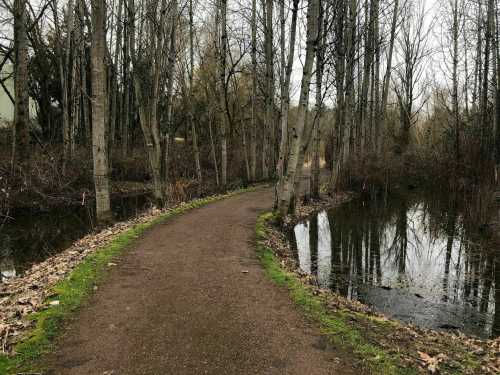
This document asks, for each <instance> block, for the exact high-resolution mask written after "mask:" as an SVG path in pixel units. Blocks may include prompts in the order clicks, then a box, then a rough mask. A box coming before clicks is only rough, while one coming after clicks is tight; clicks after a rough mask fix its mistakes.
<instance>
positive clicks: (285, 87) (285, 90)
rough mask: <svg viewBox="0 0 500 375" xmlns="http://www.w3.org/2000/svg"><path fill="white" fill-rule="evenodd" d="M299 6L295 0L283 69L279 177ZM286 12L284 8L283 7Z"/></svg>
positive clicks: (281, 167) (282, 166)
mask: <svg viewBox="0 0 500 375" xmlns="http://www.w3.org/2000/svg"><path fill="white" fill-rule="evenodd" d="M281 6H282V7H283V8H284V0H282V3H281ZM298 8H299V0H293V8H292V21H291V25H290V40H289V47H288V59H287V62H286V68H285V69H284V70H283V73H282V74H283V75H284V77H283V82H282V86H281V142H280V150H279V159H278V166H277V174H278V178H282V177H283V173H284V165H285V156H286V154H287V144H288V112H289V111H290V80H291V76H292V71H293V62H294V59H295V42H296V35H297V14H298ZM282 12H283V13H284V9H282ZM281 17H282V20H281V21H282V29H281V34H282V35H281V38H282V41H281V48H282V49H283V50H284V48H285V47H284V44H285V25H284V23H285V20H284V14H282V15H281ZM281 59H282V64H284V51H283V52H282V57H281Z"/></svg>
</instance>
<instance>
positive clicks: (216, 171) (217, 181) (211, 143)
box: [208, 110, 220, 186]
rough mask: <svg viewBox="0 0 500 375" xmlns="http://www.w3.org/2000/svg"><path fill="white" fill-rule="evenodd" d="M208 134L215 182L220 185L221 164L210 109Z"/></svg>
mask: <svg viewBox="0 0 500 375" xmlns="http://www.w3.org/2000/svg"><path fill="white" fill-rule="evenodd" d="M208 134H209V137H210V154H211V155H212V162H213V163H214V169H215V183H216V185H217V186H219V185H220V180H219V166H218V163H217V152H216V151H215V143H214V136H213V132H212V113H211V112H210V110H209V111H208Z"/></svg>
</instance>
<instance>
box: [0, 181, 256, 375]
mask: <svg viewBox="0 0 500 375" xmlns="http://www.w3.org/2000/svg"><path fill="white" fill-rule="evenodd" d="M259 187H260V186H254V187H248V188H242V189H238V190H234V191H232V192H229V193H227V194H221V195H215V196H210V197H207V198H201V199H195V200H192V201H190V202H187V203H184V204H181V205H179V206H176V207H174V208H172V209H170V210H168V211H167V212H165V213H162V214H160V215H159V216H158V217H155V218H153V219H152V220H150V221H148V222H145V223H140V224H136V225H134V226H133V227H131V228H130V229H127V230H125V231H124V232H122V233H119V234H117V236H116V237H115V238H114V239H112V240H111V241H110V242H109V243H108V244H106V245H104V246H103V247H101V248H99V249H97V250H96V251H95V252H94V253H92V254H90V255H89V256H87V257H86V258H85V259H84V260H83V261H82V262H81V263H80V264H79V265H78V266H76V268H75V269H74V270H73V271H72V272H71V273H70V274H69V275H68V277H66V278H65V279H63V280H61V281H60V282H58V283H57V284H56V285H55V286H54V287H53V294H52V296H51V297H50V298H49V299H48V300H47V301H46V302H47V304H48V307H47V308H46V309H44V310H41V311H39V312H36V313H34V314H32V315H30V316H29V318H30V319H31V320H33V321H34V322H35V323H34V328H33V330H32V331H31V332H30V334H29V335H28V336H27V337H26V338H25V339H24V340H23V341H21V342H19V343H18V344H17V345H16V346H15V353H16V354H15V355H11V356H7V355H0V375H3V374H12V373H15V374H17V373H22V372H26V371H33V370H34V369H35V368H37V367H39V364H38V363H37V361H38V360H39V359H40V358H41V357H42V356H43V355H44V354H47V353H50V352H51V350H52V349H53V347H54V340H55V339H56V338H57V336H58V334H59V333H60V332H61V327H62V326H63V323H64V322H65V321H66V320H67V319H68V318H70V317H72V316H73V315H74V313H75V312H76V311H77V310H78V309H79V308H80V306H82V304H83V303H84V302H85V301H86V300H87V299H88V297H89V296H90V295H91V294H92V292H93V291H94V287H95V286H96V285H97V284H98V283H100V282H102V281H103V280H104V279H105V277H106V275H107V271H108V269H109V266H108V264H109V263H110V262H111V261H112V260H113V259H115V258H116V257H117V256H119V255H121V254H123V253H124V251H125V250H126V249H127V248H128V247H129V246H130V245H131V244H132V243H133V242H134V241H135V240H136V239H138V238H139V237H140V236H141V235H142V234H143V233H144V232H145V231H146V230H148V229H149V228H151V227H153V226H155V225H157V224H160V223H163V222H165V221H166V220H169V219H172V218H174V217H176V216H178V215H181V214H183V213H185V212H187V211H190V210H192V209H196V208H199V207H203V206H206V205H208V204H210V203H214V202H217V201H220V200H223V199H226V198H229V197H232V196H235V195H238V194H242V193H246V192H251V191H255V190H257V189H258V188H259ZM51 301H58V304H54V305H50V302H51Z"/></svg>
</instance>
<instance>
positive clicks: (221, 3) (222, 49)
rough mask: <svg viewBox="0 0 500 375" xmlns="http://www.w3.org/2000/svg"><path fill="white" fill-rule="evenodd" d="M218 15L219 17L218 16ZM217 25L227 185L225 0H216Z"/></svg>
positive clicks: (223, 170) (224, 181)
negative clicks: (218, 30) (218, 31)
mask: <svg viewBox="0 0 500 375" xmlns="http://www.w3.org/2000/svg"><path fill="white" fill-rule="evenodd" d="M219 15H220V17H219ZM216 19H217V21H216V23H217V26H219V24H220V33H221V34H220V35H221V38H220V46H219V64H218V68H219V72H218V73H219V80H218V81H219V82H218V83H219V96H220V98H219V99H220V100H219V113H220V136H221V140H220V143H221V185H222V187H224V188H225V187H226V185H227V129H226V128H227V125H226V116H227V113H226V102H227V100H226V99H227V98H226V96H227V88H226V60H227V48H228V46H227V0H218V9H217V17H216ZM217 29H218V27H217Z"/></svg>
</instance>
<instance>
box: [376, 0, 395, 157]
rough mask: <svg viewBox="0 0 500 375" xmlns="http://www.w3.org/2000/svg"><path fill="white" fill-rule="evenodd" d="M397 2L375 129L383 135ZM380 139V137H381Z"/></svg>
mask: <svg viewBox="0 0 500 375" xmlns="http://www.w3.org/2000/svg"><path fill="white" fill-rule="evenodd" d="M398 13H399V0H394V10H393V13H392V23H391V36H390V40H389V52H388V53H387V62H386V69H385V75H384V83H383V86H382V102H381V103H380V115H379V117H378V125H377V128H378V129H379V131H381V132H382V134H383V133H384V129H385V119H386V115H387V100H388V98H389V83H390V82H391V74H392V55H393V52H394V41H395V39H396V28H397V24H398ZM381 138H382V137H381ZM380 148H381V143H380V144H378V145H377V146H376V150H377V151H380Z"/></svg>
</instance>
